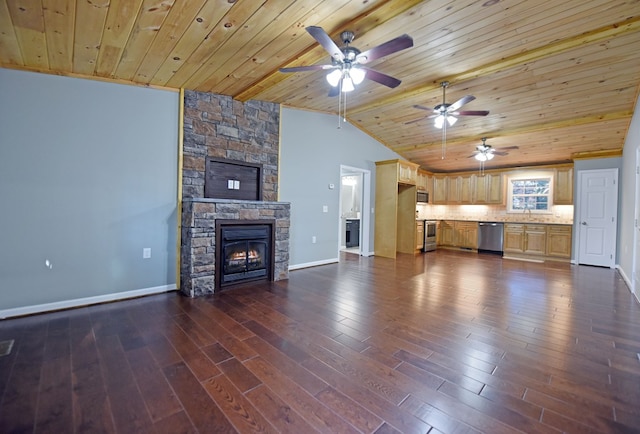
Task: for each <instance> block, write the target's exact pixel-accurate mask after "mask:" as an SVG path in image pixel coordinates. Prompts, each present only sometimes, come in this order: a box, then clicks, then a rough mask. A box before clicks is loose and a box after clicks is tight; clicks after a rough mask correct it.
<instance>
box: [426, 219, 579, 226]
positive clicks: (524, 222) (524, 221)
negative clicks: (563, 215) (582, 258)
mask: <svg viewBox="0 0 640 434" xmlns="http://www.w3.org/2000/svg"><path fill="white" fill-rule="evenodd" d="M418 220H436V221H449V222H455V221H458V222H478V223H505V224H508V223H511V224H518V225H563V226H573V222H549V221H534V220H478V219H461V218H437V219H418Z"/></svg>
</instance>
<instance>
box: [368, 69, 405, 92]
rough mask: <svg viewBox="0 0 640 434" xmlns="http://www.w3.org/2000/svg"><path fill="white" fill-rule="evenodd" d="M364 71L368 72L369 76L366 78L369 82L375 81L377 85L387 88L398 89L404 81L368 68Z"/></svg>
mask: <svg viewBox="0 0 640 434" xmlns="http://www.w3.org/2000/svg"><path fill="white" fill-rule="evenodd" d="M362 69H364V70H366V71H367V75H366V76H365V77H366V78H368V79H369V80H373V81H375V82H377V83H380V84H383V85H385V86H387V87H390V88H394V87H398V86H399V85H400V83H402V81H400V80H398V79H397V78H395V77H392V76H390V75H387V74H383V73H382V72H379V71H376V70H375V69H370V68H366V67H362Z"/></svg>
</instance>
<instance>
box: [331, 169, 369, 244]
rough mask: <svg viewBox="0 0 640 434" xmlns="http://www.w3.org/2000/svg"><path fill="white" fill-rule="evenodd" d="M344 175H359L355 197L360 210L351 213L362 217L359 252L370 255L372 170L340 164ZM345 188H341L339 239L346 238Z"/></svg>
mask: <svg viewBox="0 0 640 434" xmlns="http://www.w3.org/2000/svg"><path fill="white" fill-rule="evenodd" d="M343 176H357V177H358V178H359V182H358V192H357V193H356V194H355V197H356V198H357V204H356V206H357V210H358V215H357V216H353V215H351V216H350V217H352V218H353V217H356V218H359V219H360V233H359V239H360V242H359V243H358V253H359V254H360V255H362V256H369V255H370V252H369V250H370V247H369V232H370V229H369V228H370V226H371V215H370V213H369V212H367V211H368V210H369V208H370V206H371V200H370V195H371V171H369V170H366V169H360V168H358V167H350V166H343V165H341V166H340V178H342V177H343ZM350 193H351V194H353V193H354V192H353V191H352V190H350ZM343 194H344V192H343V189H342V188H341V189H340V223H339V225H338V226H339V227H340V231H341V234H340V236H339V237H338V239H339V240H342V239H343V238H344V218H343V215H344V214H345V210H344V209H343V207H344V198H343ZM343 244H344V243H342V242H340V243H339V246H338V250H340V249H341V246H342V245H343Z"/></svg>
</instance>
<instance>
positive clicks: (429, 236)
mask: <svg viewBox="0 0 640 434" xmlns="http://www.w3.org/2000/svg"><path fill="white" fill-rule="evenodd" d="M436 248H437V245H436V222H435V221H433V220H425V221H424V243H423V245H422V251H423V252H430V251H433V250H435V249H436Z"/></svg>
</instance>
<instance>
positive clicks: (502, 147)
mask: <svg viewBox="0 0 640 434" xmlns="http://www.w3.org/2000/svg"><path fill="white" fill-rule="evenodd" d="M499 149H500V150H501V151H506V150H507V149H520V147H519V146H501V147H500V148H499Z"/></svg>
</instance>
